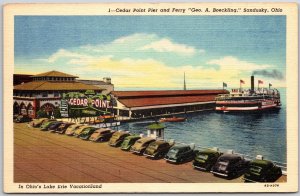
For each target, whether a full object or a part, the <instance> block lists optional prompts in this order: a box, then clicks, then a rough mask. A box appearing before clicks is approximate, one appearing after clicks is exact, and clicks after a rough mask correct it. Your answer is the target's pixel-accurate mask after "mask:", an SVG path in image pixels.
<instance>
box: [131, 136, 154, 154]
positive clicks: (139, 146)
mask: <svg viewBox="0 0 300 196" xmlns="http://www.w3.org/2000/svg"><path fill="white" fill-rule="evenodd" d="M154 141H155V139H153V138H150V137H144V138H141V139H139V140H137V141H136V142H135V143H134V145H133V146H131V148H130V151H131V152H133V153H135V154H143V153H144V151H145V150H146V148H147V147H148V146H149V144H150V143H151V142H154Z"/></svg>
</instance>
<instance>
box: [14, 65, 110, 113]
mask: <svg viewBox="0 0 300 196" xmlns="http://www.w3.org/2000/svg"><path fill="white" fill-rule="evenodd" d="M77 78H78V77H77V76H73V75H70V74H66V73H62V72H59V71H49V72H45V73H41V74H37V75H22V74H18V75H14V81H16V83H17V85H15V86H14V90H13V93H14V94H13V102H14V105H13V113H14V114H23V115H29V116H30V117H32V118H35V117H37V112H38V111H39V110H41V111H44V112H46V114H47V115H48V116H51V115H52V114H53V112H54V110H55V109H56V108H57V109H59V106H60V104H61V99H62V94H63V93H68V92H79V93H84V92H85V91H87V90H93V91H94V92H95V93H102V92H103V91H106V93H107V92H110V91H111V90H112V89H113V84H111V80H110V79H108V81H107V82H105V81H101V82H100V81H97V80H95V81H93V80H83V81H81V80H78V79H77ZM92 84H95V85H92Z"/></svg>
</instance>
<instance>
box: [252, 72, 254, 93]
mask: <svg viewBox="0 0 300 196" xmlns="http://www.w3.org/2000/svg"><path fill="white" fill-rule="evenodd" d="M251 92H254V76H251Z"/></svg>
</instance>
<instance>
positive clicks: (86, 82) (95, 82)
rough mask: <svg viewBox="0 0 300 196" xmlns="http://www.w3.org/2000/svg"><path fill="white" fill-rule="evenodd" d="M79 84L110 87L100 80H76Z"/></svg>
mask: <svg viewBox="0 0 300 196" xmlns="http://www.w3.org/2000/svg"><path fill="white" fill-rule="evenodd" d="M77 81H79V82H82V83H85V84H91V85H112V84H109V83H106V82H104V81H101V80H77Z"/></svg>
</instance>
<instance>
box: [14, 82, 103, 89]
mask: <svg viewBox="0 0 300 196" xmlns="http://www.w3.org/2000/svg"><path fill="white" fill-rule="evenodd" d="M14 90H27V91H46V90H74V91H75V90H103V89H101V88H99V87H97V86H93V85H88V84H84V83H81V82H76V81H72V82H60V81H42V80H41V81H32V82H27V83H24V84H19V85H16V86H14Z"/></svg>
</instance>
